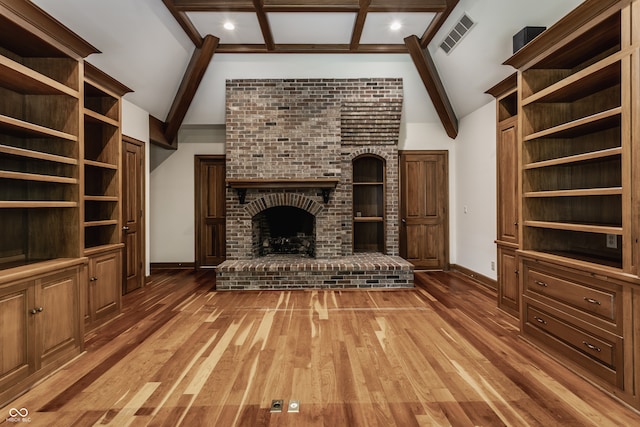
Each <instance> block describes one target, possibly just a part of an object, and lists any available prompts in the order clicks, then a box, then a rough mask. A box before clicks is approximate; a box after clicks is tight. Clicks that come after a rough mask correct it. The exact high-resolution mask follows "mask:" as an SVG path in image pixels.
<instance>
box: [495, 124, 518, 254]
mask: <svg viewBox="0 0 640 427" xmlns="http://www.w3.org/2000/svg"><path fill="white" fill-rule="evenodd" d="M517 123H518V119H517V117H513V118H512V119H510V120H508V121H504V122H502V123H501V124H500V126H499V128H498V142H497V144H498V146H497V158H498V159H497V163H498V165H497V166H498V171H497V172H498V240H499V241H502V242H507V243H518V240H519V239H518V129H517Z"/></svg>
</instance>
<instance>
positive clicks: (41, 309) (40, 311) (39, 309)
mask: <svg viewBox="0 0 640 427" xmlns="http://www.w3.org/2000/svg"><path fill="white" fill-rule="evenodd" d="M36 310H38V313H42V312H43V311H44V308H42V307H38V308H36Z"/></svg>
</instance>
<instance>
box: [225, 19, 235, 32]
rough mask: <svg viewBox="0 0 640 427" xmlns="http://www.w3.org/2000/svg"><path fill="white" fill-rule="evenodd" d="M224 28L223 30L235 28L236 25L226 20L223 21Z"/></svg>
mask: <svg viewBox="0 0 640 427" xmlns="http://www.w3.org/2000/svg"><path fill="white" fill-rule="evenodd" d="M224 29H225V30H235V29H236V26H235V25H233V22H229V21H227V22H225V23H224Z"/></svg>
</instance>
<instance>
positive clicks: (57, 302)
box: [0, 258, 87, 407]
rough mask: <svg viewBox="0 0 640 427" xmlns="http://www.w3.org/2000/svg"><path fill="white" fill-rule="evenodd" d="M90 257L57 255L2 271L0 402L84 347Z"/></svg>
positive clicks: (17, 392)
mask: <svg viewBox="0 0 640 427" xmlns="http://www.w3.org/2000/svg"><path fill="white" fill-rule="evenodd" d="M86 262H87V259H86V258H77V259H61V260H52V261H46V262H42V263H39V264H34V265H32V266H23V267H18V268H15V269H12V270H8V271H5V272H3V273H4V274H3V275H1V276H0V343H2V364H0V407H2V406H3V405H4V403H6V402H8V401H9V400H11V399H12V398H14V397H15V396H17V395H19V394H20V393H22V392H24V391H25V390H27V389H28V388H29V387H30V386H32V385H33V384H35V383H36V382H37V381H39V380H40V379H42V378H44V377H45V376H46V375H48V374H50V373H51V372H53V371H54V370H56V369H58V368H59V367H60V366H62V365H63V364H64V363H66V362H68V361H69V360H71V359H72V358H74V357H75V356H77V355H78V354H80V353H81V352H82V350H83V348H84V338H83V327H82V322H81V319H82V317H81V316H82V312H81V303H80V298H81V291H80V289H81V287H82V286H84V283H85V280H86ZM9 326H10V327H9Z"/></svg>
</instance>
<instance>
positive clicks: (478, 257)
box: [451, 101, 497, 279]
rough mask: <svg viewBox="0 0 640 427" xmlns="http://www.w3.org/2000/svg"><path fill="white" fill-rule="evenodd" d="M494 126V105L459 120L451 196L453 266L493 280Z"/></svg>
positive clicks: (491, 104) (494, 209)
mask: <svg viewBox="0 0 640 427" xmlns="http://www.w3.org/2000/svg"><path fill="white" fill-rule="evenodd" d="M495 123H496V110H495V101H492V102H490V103H489V104H487V105H485V106H484V107H481V108H479V109H478V110H476V111H474V112H473V113H471V114H469V115H468V116H466V117H463V118H462V119H460V123H459V133H458V138H457V139H456V156H455V190H454V192H453V193H452V195H451V197H452V198H455V203H454V204H452V207H451V215H452V217H453V218H452V220H453V221H454V222H455V227H454V228H455V230H456V235H455V236H452V238H451V243H452V244H453V243H454V242H455V247H456V260H455V263H456V264H458V265H460V266H463V267H466V268H468V269H470V270H473V271H475V272H477V273H480V274H483V275H485V276H487V277H490V278H492V279H495V278H496V277H497V274H496V271H495V270H492V269H491V262H495V261H496V245H495V243H494V241H495V238H496V125H495ZM465 208H466V211H465ZM452 262H453V261H452Z"/></svg>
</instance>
